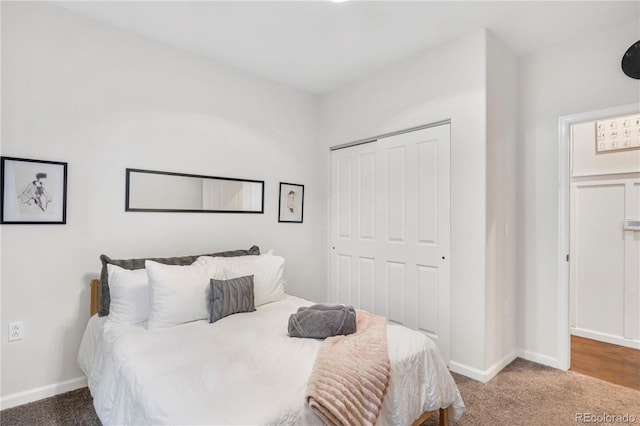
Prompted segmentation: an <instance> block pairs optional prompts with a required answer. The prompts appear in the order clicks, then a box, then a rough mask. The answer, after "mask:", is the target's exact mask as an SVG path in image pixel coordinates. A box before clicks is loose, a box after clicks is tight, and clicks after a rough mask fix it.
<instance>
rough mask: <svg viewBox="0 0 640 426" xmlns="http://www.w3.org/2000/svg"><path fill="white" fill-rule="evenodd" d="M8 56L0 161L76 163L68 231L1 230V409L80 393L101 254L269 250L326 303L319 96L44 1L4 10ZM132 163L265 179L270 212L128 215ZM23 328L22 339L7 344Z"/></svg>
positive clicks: (307, 292) (295, 287)
mask: <svg viewBox="0 0 640 426" xmlns="http://www.w3.org/2000/svg"><path fill="white" fill-rule="evenodd" d="M1 47H2V155H3V156H15V157H25V158H36V159H46V160H55V161H64V162H68V165H69V166H68V167H69V169H68V172H69V176H68V205H67V224H66V225H56V226H52V225H40V226H37V225H2V251H1V253H2V257H1V266H2V268H1V269H2V272H1V279H2V295H1V296H2V324H1V325H2V327H1V328H2V336H1V342H2V343H1V356H2V370H1V375H2V381H1V386H2V389H1V394H2V398H3V406H4V407H6V406H8V404H12V403H18V402H24V401H25V400H28V399H30V398H32V397H42V396H47V394H52V393H56V392H60V391H64V390H65V386H67V388H68V387H73V386H79V385H81V383H80V382H79V381H75V380H74V379H75V378H78V377H80V376H81V374H82V373H81V372H80V370H79V369H78V367H77V365H76V360H75V359H76V353H77V349H78V345H79V342H80V338H81V336H82V332H83V330H84V326H85V324H86V321H87V319H88V317H89V315H88V309H89V294H88V293H89V288H88V282H89V279H90V278H94V277H97V275H98V273H99V269H100V262H99V260H98V256H99V255H100V254H101V253H106V254H108V255H110V256H112V257H115V258H125V257H140V256H171V255H187V254H198V253H205V252H211V251H216V250H225V249H235V248H248V247H249V246H251V245H252V244H258V245H260V247H261V248H262V249H264V250H267V249H270V248H274V249H275V250H276V253H277V254H280V255H282V256H284V257H285V258H286V259H287V264H286V268H285V275H286V279H287V281H288V285H287V291H288V292H290V293H293V294H296V295H299V296H302V297H306V298H310V299H314V300H318V301H321V300H324V298H325V293H326V287H325V286H326V284H325V271H326V269H325V266H326V255H325V251H326V250H325V248H326V247H324V245H323V244H324V242H325V241H326V235H327V228H326V220H325V218H326V216H325V210H324V206H325V205H326V199H327V192H326V179H327V178H326V174H327V167H326V164H325V163H323V162H321V161H318V158H319V157H322V155H326V148H324V147H321V146H320V145H319V144H318V143H317V136H316V135H317V121H316V120H317V110H316V103H315V98H314V97H312V96H310V95H306V94H302V93H300V92H297V91H294V90H291V89H288V88H285V87H283V86H280V85H277V84H274V83H270V82H267V81H264V80H261V79H258V78H255V77H252V76H250V75H248V74H244V73H242V72H239V71H237V70H234V69H230V68H227V67H224V66H220V65H218V64H216V63H214V62H212V61H209V60H205V59H204V58H200V57H197V56H193V55H191V54H188V53H183V52H180V51H178V50H174V49H173V48H171V47H167V46H164V45H162V44H158V43H156V42H153V41H150V40H147V39H145V38H142V37H138V36H136V35H133V34H131V33H128V32H125V31H122V30H119V29H115V28H112V27H109V26H106V25H102V24H100V23H97V22H95V21H93V20H90V19H88V18H84V17H81V16H79V15H75V14H73V13H71V12H68V11H66V10H64V9H61V8H59V7H56V6H53V5H49V4H46V3H35V2H23V3H17V2H16V3H7V2H3V4H2V46H1ZM126 167H136V168H145V169H155V170H166V171H174V172H186V173H194V174H203V175H216V176H229V177H242V178H249V179H260V180H264V181H265V182H266V186H265V197H266V199H265V213H264V214H188V213H184V214H179V213H131V212H129V213H125V211H124V189H125V168H126ZM280 181H284V182H295V183H301V184H304V185H305V203H304V205H305V210H306V211H305V214H304V223H303V224H301V225H300V224H287V223H283V224H279V223H278V222H277V212H278V207H277V203H278V183H279V182H280ZM14 320H23V321H24V324H25V329H26V333H25V334H26V338H25V339H24V340H22V341H16V342H11V343H8V342H7V335H6V331H7V322H9V321H14ZM67 381H70V382H67ZM60 382H64V383H63V386H61V387H57V388H56V386H54V385H53V384H55V383H60ZM32 390H36V392H31V391H32ZM20 392H26V394H20Z"/></svg>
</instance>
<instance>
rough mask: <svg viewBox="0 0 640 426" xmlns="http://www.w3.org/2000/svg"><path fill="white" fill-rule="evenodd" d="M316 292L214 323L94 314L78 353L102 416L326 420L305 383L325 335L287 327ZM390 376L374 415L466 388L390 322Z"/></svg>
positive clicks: (428, 405) (397, 420)
mask: <svg viewBox="0 0 640 426" xmlns="http://www.w3.org/2000/svg"><path fill="white" fill-rule="evenodd" d="M310 304H311V302H308V301H306V300H303V299H299V298H297V297H293V296H287V297H286V299H285V300H282V301H280V302H274V303H269V304H266V305H263V306H260V307H258V309H257V310H256V311H255V312H251V313H243V314H236V315H231V316H228V317H226V318H223V319H221V320H220V321H218V322H216V323H214V324H209V323H208V322H206V321H196V322H192V323H188V324H184V325H181V326H178V327H174V328H170V329H164V330H158V331H150V330H147V329H146V328H145V325H144V324H143V325H138V326H122V325H115V324H112V323H111V322H109V321H107V320H106V318H98V317H97V316H94V317H92V318H91V320H90V321H89V325H88V326H87V329H86V331H85V334H84V337H83V339H82V343H81V346H80V351H79V353H78V363H79V364H80V367H81V368H82V370H83V371H84V372H85V374H86V375H87V377H88V383H89V389H90V390H91V394H92V395H93V398H94V406H95V408H96V412H97V414H98V416H99V417H100V420H101V421H102V422H103V424H105V425H112V424H136V425H139V424H170V425H187V424H198V425H205V424H206V425H222V424H242V425H252V424H290V425H294V424H295V425H312V424H313V425H315V424H320V420H319V419H318V418H317V417H316V416H315V414H313V413H312V412H311V410H309V408H308V407H306V404H305V401H304V390H305V387H306V384H307V379H308V378H309V375H310V374H311V368H312V366H313V362H314V360H315V357H316V353H317V351H318V348H319V346H320V344H321V343H322V342H321V341H318V340H314V339H299V338H291V337H288V336H287V320H288V318H289V315H290V314H291V313H293V312H295V311H296V310H297V308H298V307H300V306H308V305H310ZM387 339H388V347H389V358H390V361H391V380H390V382H389V388H388V390H387V394H386V396H385V398H384V403H383V406H382V411H381V413H380V416H379V418H378V421H377V423H378V424H380V425H392V424H393V425H410V424H411V423H412V422H413V421H414V420H416V419H417V418H418V417H419V416H420V415H421V414H422V413H423V412H425V411H431V410H437V409H439V408H440V407H446V406H449V405H452V409H451V411H450V420H451V422H452V423H453V422H455V421H457V420H458V419H459V418H460V416H461V415H462V411H463V410H464V404H463V402H462V398H461V397H460V393H459V391H458V389H457V387H456V385H455V383H454V381H453V379H452V377H451V375H450V374H449V372H448V370H447V368H446V366H445V364H444V363H443V361H442V360H441V358H440V355H439V352H438V350H437V348H436V346H435V344H434V343H433V342H432V341H431V340H430V339H429V338H427V337H426V336H425V335H423V334H422V333H419V332H416V331H412V330H409V329H407V328H405V327H402V326H399V325H392V324H390V325H388V326H387Z"/></svg>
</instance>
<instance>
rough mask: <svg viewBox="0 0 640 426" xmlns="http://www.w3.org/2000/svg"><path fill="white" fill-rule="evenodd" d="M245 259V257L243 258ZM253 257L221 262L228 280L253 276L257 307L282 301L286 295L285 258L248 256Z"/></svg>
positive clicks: (222, 260) (224, 259)
mask: <svg viewBox="0 0 640 426" xmlns="http://www.w3.org/2000/svg"><path fill="white" fill-rule="evenodd" d="M242 257H245V256H242ZM246 257H253V259H252V260H249V259H246V260H247V261H238V260H232V261H227V259H237V258H223V259H221V260H220V262H221V263H222V266H223V269H224V275H225V278H226V279H231V278H238V277H244V276H247V275H253V292H254V300H255V305H256V307H257V306H260V305H264V304H265V303H269V302H275V301H278V300H282V299H284V297H285V294H284V278H283V273H284V258H283V257H280V256H272V255H260V256H246Z"/></svg>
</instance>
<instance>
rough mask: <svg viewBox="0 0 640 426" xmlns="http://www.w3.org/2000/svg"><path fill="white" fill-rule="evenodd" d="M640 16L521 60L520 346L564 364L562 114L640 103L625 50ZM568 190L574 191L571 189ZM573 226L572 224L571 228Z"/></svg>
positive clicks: (639, 86) (638, 30)
mask: <svg viewBox="0 0 640 426" xmlns="http://www.w3.org/2000/svg"><path fill="white" fill-rule="evenodd" d="M639 38H640V22H639V21H635V22H630V23H629V24H626V25H620V26H617V27H616V28H614V29H611V30H609V31H605V32H601V33H597V34H593V35H591V36H589V37H583V38H581V39H579V40H575V41H574V42H571V43H567V44H563V45H561V46H557V47H555V48H552V49H548V50H545V51H543V52H540V53H538V54H535V55H532V56H529V57H527V58H524V59H523V60H522V61H521V63H520V94H519V99H520V101H519V109H520V126H519V128H520V135H519V144H518V206H519V210H518V224H519V231H518V235H519V237H520V238H521V239H519V241H518V245H517V252H518V286H519V287H518V302H517V305H518V332H517V335H518V347H519V348H521V349H522V355H524V356H526V357H528V358H529V359H532V360H536V361H539V362H544V363H547V364H550V365H555V366H560V365H561V364H560V363H559V360H558V354H559V348H558V334H559V333H561V332H562V333H568V324H566V327H565V324H559V323H558V311H559V309H568V306H559V305H558V303H559V301H558V288H557V286H558V275H557V274H558V262H559V261H561V260H562V259H563V258H564V256H565V254H566V253H558V241H559V237H560V235H559V226H558V209H559V205H558V180H559V176H558V170H559V166H558V156H559V137H558V119H559V117H561V116H565V115H570V114H576V113H581V112H586V111H592V110H597V109H602V108H607V107H613V106H618V105H627V104H631V103H637V102H640V81H638V80H633V79H631V78H629V77H627V76H626V75H624V74H623V73H622V71H621V69H620V61H621V58H622V55H623V54H624V52H625V51H626V49H628V48H629V46H631V45H632V44H633V43H634V42H636V41H637V40H638V39H639ZM567 193H568V192H567ZM567 232H568V230H567Z"/></svg>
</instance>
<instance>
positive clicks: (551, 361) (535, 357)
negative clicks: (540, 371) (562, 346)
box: [516, 349, 566, 370]
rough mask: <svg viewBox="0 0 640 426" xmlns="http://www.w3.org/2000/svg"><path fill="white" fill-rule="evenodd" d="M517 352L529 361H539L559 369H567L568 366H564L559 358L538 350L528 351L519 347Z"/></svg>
mask: <svg viewBox="0 0 640 426" xmlns="http://www.w3.org/2000/svg"><path fill="white" fill-rule="evenodd" d="M516 353H517V355H518V357H520V358H522V359H526V360H527V361H532V362H537V363H538V364H542V365H546V366H549V367H553V368H557V369H559V370H566V368H562V366H561V365H560V361H559V360H558V358H553V357H550V356H548V355H543V354H540V353H537V352H531V351H526V350H524V349H518V350H517V351H516Z"/></svg>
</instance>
